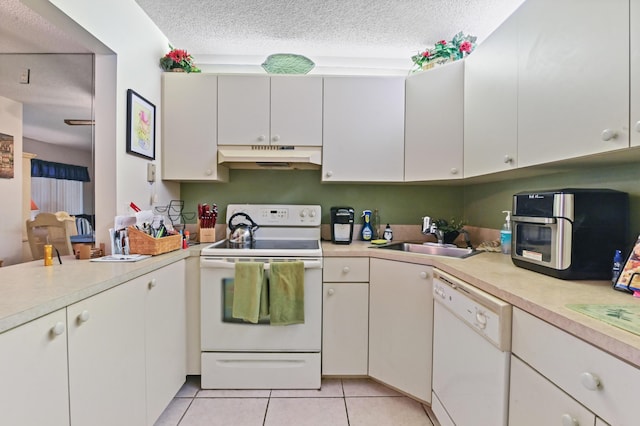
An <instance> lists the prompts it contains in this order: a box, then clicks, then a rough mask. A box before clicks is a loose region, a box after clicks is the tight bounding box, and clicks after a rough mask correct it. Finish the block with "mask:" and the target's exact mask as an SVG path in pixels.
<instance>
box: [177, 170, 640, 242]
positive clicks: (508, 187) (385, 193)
mask: <svg viewBox="0 0 640 426" xmlns="http://www.w3.org/2000/svg"><path fill="white" fill-rule="evenodd" d="M571 187H577V188H609V189H617V190H620V191H625V192H628V193H629V195H630V199H631V231H632V235H631V236H630V239H634V238H635V237H636V236H637V235H638V234H640V165H636V164H626V165H621V166H608V167H605V166H599V167H588V168H586V167H585V168H584V169H581V170H579V171H573V172H566V173H557V174H551V175H546V176H538V177H528V178H522V179H506V180H504V181H500V182H495V183H484V184H473V185H471V184H466V185H458V186H442V185H411V184H384V185H383V184H334V183H332V184H328V183H321V175H320V171H317V170H313V171H296V170H291V171H276V170H232V171H231V175H230V182H229V183H183V184H182V185H181V194H182V197H183V199H184V200H185V209H186V211H195V210H196V206H197V204H198V203H205V202H206V203H214V202H215V203H216V204H218V207H219V210H220V213H221V216H220V218H221V220H226V218H225V217H224V211H225V208H226V205H227V204H229V203H282V204H287V203H293V204H320V205H321V206H322V212H323V213H322V223H329V209H330V207H332V206H345V205H346V206H351V207H353V208H354V209H355V210H356V215H360V214H361V213H362V210H364V209H371V210H373V209H376V208H377V209H378V210H379V211H380V221H381V222H382V223H383V224H384V223H387V222H390V223H392V224H416V225H417V224H420V223H421V217H422V216H425V215H428V216H431V217H433V218H445V219H448V218H451V217H456V218H464V219H465V220H466V221H467V223H469V224H470V225H474V226H480V227H485V228H494V229H499V228H500V227H501V226H502V223H503V221H504V215H503V214H502V213H501V211H502V210H511V197H512V195H513V194H515V193H516V192H520V191H529V190H544V189H558V188H571Z"/></svg>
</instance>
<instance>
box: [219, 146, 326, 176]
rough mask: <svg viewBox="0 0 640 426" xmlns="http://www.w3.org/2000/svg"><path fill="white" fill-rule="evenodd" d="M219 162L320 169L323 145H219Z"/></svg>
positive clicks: (236, 165) (241, 166) (252, 166)
mask: <svg viewBox="0 0 640 426" xmlns="http://www.w3.org/2000/svg"><path fill="white" fill-rule="evenodd" d="M218 164H222V165H224V166H227V167H229V168H230V169H278V170H295V169H299V170H309V169H319V168H320V165H321V164H322V147H319V146H288V145H218Z"/></svg>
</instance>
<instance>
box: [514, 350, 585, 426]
mask: <svg viewBox="0 0 640 426" xmlns="http://www.w3.org/2000/svg"><path fill="white" fill-rule="evenodd" d="M510 380H511V382H510V388H509V424H510V425H517V426H540V425H593V424H594V422H595V415H594V414H593V413H592V412H590V411H589V410H587V409H586V408H585V407H583V406H582V405H580V404H578V403H577V402H576V401H575V400H574V399H573V398H571V397H570V396H569V395H567V394H566V393H564V392H562V391H561V390H560V389H558V388H557V387H556V386H555V385H554V384H553V383H551V382H550V381H548V380H547V379H545V378H544V377H543V376H541V375H540V374H538V373H537V372H536V371H534V370H533V369H532V368H531V367H529V366H528V365H526V364H525V363H524V362H522V361H520V359H518V358H516V357H515V356H513V355H512V356H511V379H510Z"/></svg>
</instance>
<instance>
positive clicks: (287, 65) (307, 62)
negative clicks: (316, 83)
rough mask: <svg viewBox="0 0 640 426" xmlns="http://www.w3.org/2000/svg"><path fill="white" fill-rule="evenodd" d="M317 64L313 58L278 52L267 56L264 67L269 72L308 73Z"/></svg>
mask: <svg viewBox="0 0 640 426" xmlns="http://www.w3.org/2000/svg"><path fill="white" fill-rule="evenodd" d="M315 65H316V64H314V63H313V61H312V60H311V59H309V58H307V57H305V56H302V55H294V54H292V53H276V54H273V55H269V56H268V57H267V59H266V60H265V61H264V62H263V63H262V68H264V69H265V71H267V72H268V73H269V74H306V73H308V72H309V71H311V70H312V69H313V67H315Z"/></svg>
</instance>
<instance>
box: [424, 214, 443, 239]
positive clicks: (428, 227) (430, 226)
mask: <svg viewBox="0 0 640 426" xmlns="http://www.w3.org/2000/svg"><path fill="white" fill-rule="evenodd" d="M422 233H423V234H424V235H429V234H433V235H435V236H436V239H437V240H438V244H444V231H442V230H440V229H438V225H436V223H435V222H434V221H433V220H432V219H431V218H430V217H429V216H425V217H423V218H422Z"/></svg>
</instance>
